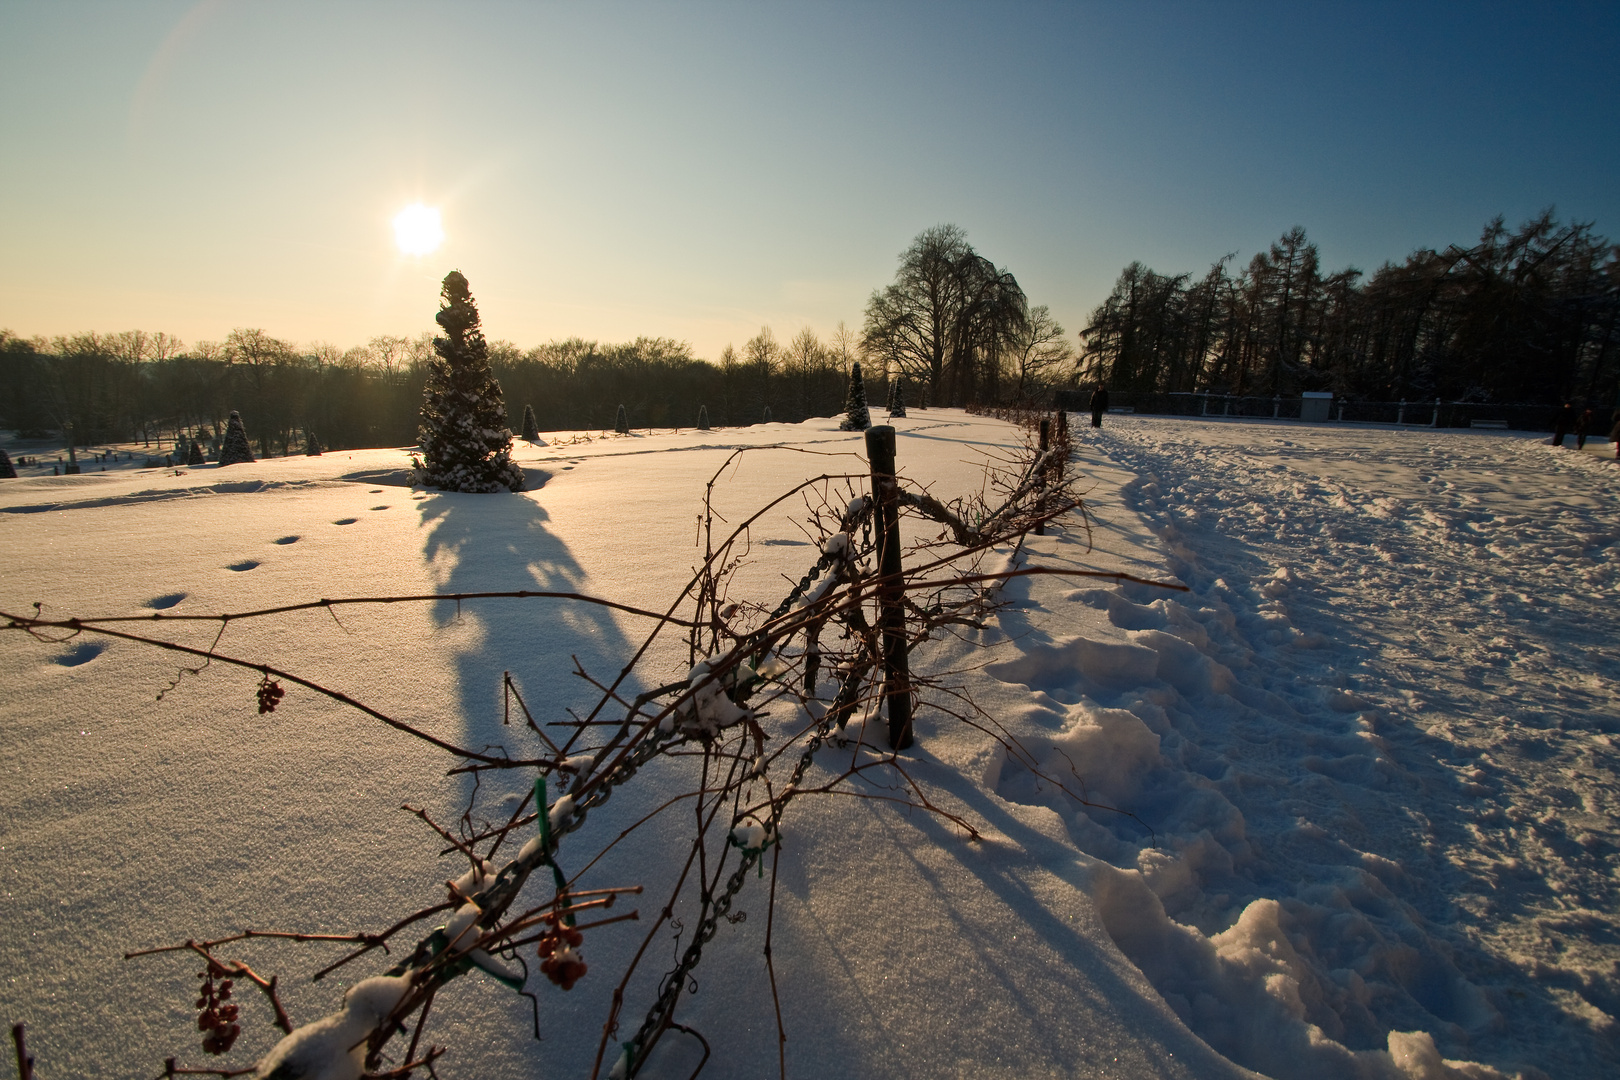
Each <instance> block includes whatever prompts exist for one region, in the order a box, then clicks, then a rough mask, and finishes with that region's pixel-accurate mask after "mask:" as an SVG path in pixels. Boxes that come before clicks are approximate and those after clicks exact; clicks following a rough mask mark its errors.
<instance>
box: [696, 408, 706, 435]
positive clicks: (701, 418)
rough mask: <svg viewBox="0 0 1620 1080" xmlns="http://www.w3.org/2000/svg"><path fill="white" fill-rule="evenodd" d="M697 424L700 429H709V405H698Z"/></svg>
mask: <svg viewBox="0 0 1620 1080" xmlns="http://www.w3.org/2000/svg"><path fill="white" fill-rule="evenodd" d="M697 426H698V430H699V431H708V430H709V407H708V406H707V405H699V406H698V422H697Z"/></svg>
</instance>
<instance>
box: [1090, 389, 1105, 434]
mask: <svg viewBox="0 0 1620 1080" xmlns="http://www.w3.org/2000/svg"><path fill="white" fill-rule="evenodd" d="M1107 411H1108V388H1107V387H1105V386H1104V385H1103V384H1102V383H1098V384H1097V389H1095V390H1093V391H1092V392H1091V426H1092V427H1102V418H1103V413H1105V412H1107Z"/></svg>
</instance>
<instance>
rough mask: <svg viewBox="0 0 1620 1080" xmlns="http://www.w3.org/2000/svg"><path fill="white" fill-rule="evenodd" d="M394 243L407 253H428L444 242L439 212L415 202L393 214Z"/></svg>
mask: <svg viewBox="0 0 1620 1080" xmlns="http://www.w3.org/2000/svg"><path fill="white" fill-rule="evenodd" d="M394 243H396V244H398V245H399V250H400V251H402V252H404V253H405V254H407V255H430V254H432V253H433V252H435V251H437V250H438V249H439V245H440V244H442V243H444V226H443V225H442V224H440V222H439V212H438V211H437V210H435V209H434V208H433V207H431V206H423V205H422V204H421V203H415V204H413V205H411V206H407V207H406V208H405V209H403V210H401V211H400V212H399V213H398V214H396V215H395V216H394Z"/></svg>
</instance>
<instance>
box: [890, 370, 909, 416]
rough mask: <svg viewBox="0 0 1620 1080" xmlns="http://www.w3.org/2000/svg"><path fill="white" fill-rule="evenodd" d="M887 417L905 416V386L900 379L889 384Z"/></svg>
mask: <svg viewBox="0 0 1620 1080" xmlns="http://www.w3.org/2000/svg"><path fill="white" fill-rule="evenodd" d="M889 415H890V416H905V415H906V386H905V383H903V382H902V381H901V380H900V379H895V380H894V381H893V382H891V383H890V384H889Z"/></svg>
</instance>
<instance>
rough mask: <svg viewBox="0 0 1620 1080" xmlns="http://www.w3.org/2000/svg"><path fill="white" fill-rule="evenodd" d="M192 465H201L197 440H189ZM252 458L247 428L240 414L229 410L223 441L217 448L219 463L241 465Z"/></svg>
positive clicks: (200, 450)
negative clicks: (229, 414)
mask: <svg viewBox="0 0 1620 1080" xmlns="http://www.w3.org/2000/svg"><path fill="white" fill-rule="evenodd" d="M191 452H192V459H191V464H192V465H201V464H202V463H203V461H202V444H201V443H199V442H198V441H197V440H195V439H193V440H192V441H191ZM252 460H253V448H252V447H251V446H249V445H248V437H247V428H246V427H245V426H244V425H243V424H242V414H241V413H239V412H237V411H236V410H234V409H232V410H231V418H230V420H228V421H226V423H225V442H224V443H223V444H222V445H221V446H220V448H219V463H220V464H221V465H243V464H246V463H248V462H250V461H252Z"/></svg>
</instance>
